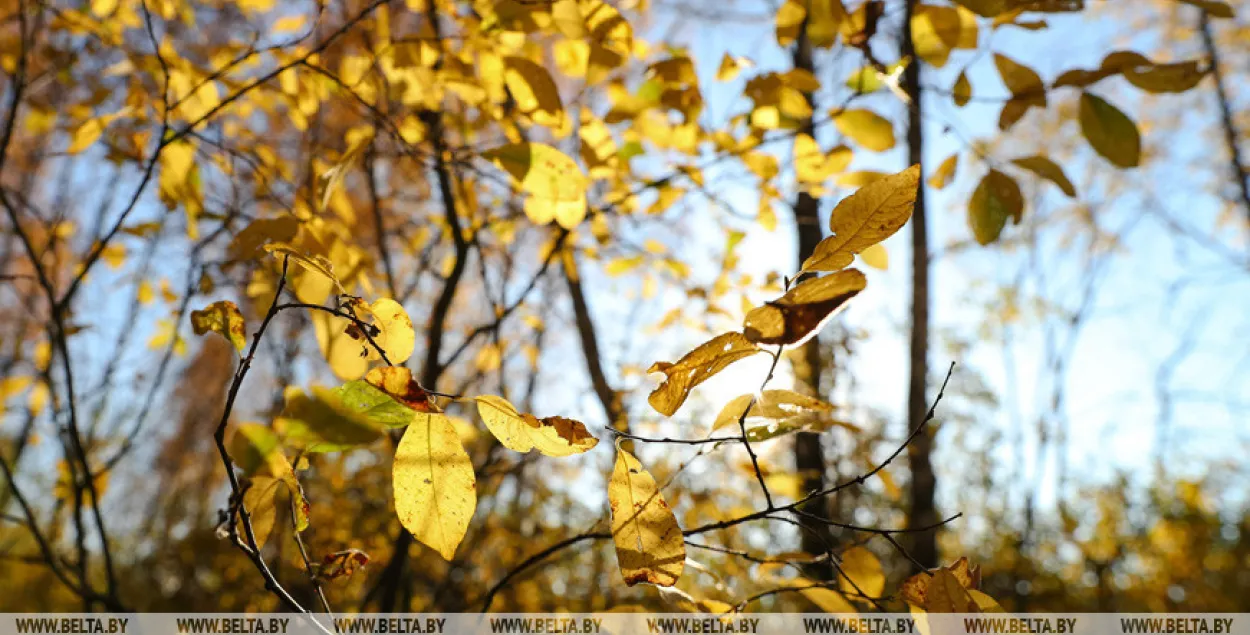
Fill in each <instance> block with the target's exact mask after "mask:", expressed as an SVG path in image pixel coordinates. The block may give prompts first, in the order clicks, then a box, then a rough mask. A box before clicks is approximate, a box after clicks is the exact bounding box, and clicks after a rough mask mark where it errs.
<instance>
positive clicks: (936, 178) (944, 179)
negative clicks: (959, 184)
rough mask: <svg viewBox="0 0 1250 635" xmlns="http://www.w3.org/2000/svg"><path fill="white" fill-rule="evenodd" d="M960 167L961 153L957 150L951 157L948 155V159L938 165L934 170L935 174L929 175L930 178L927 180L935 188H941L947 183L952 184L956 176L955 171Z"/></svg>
mask: <svg viewBox="0 0 1250 635" xmlns="http://www.w3.org/2000/svg"><path fill="white" fill-rule="evenodd" d="M958 169H959V153H958V152H956V153H954V154H952V155H950V156H949V157H946V159H944V160H943V161H942V163H940V164H939V165H938V167H937V169H936V170H934V171H933V174H931V175H929V180H927V181H925V182H926V183H928V184H929V187H931V188H933V189H935V190H940V189H942V188H944V187H946V186H947V185H950V182H951V181H952V180H953V179H954V178H955V171H956V170H958Z"/></svg>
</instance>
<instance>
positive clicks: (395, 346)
mask: <svg viewBox="0 0 1250 635" xmlns="http://www.w3.org/2000/svg"><path fill="white" fill-rule="evenodd" d="M369 312H370V313H371V314H372V315H373V325H374V326H376V327H377V328H378V331H379V333H378V335H376V336H374V338H373V340H374V341H375V342H376V343H377V345H378V347H379V348H381V349H382V352H384V353H386V359H387V360H389V361H390V362H391V364H402V363H404V362H405V361H407V360H408V358H409V357H411V356H412V351H413V349H414V348H415V347H416V344H417V333H416V331H415V330H414V329H413V327H412V320H411V319H410V318H409V317H408V312H407V311H405V310H404V307H403V305H401V304H400V303H398V302H396V301H394V300H392V299H390V298H379V299H377V300H375V301H374V302H373V304H372V305H370V306H369ZM369 350H370V352H374V353H376V349H374V348H373V347H371V346H370V347H369ZM379 357H380V356H379Z"/></svg>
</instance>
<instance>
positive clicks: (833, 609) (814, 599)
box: [790, 578, 857, 613]
mask: <svg viewBox="0 0 1250 635" xmlns="http://www.w3.org/2000/svg"><path fill="white" fill-rule="evenodd" d="M790 586H793V587H796V588H799V589H802V590H801V591H799V593H800V594H802V596H803V597H805V598H807V600H808V601H809V602H811V603H812V604H815V605H816V606H818V607H820V610H821V611H824V612H825V613H856V612H857V611H856V610H855V605H853V604H851V603H850V601H848V600H847V599H846V596H844V595H842V594H841V593H839V592H837V591H834V590H833V589H830V588H827V587H823V586H819V585H817V584H816V583H815V582H812V581H811V580H808V579H807V578H797V579H796V580H794V581H793V582H791V583H790Z"/></svg>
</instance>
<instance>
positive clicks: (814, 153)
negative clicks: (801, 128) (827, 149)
mask: <svg viewBox="0 0 1250 635" xmlns="http://www.w3.org/2000/svg"><path fill="white" fill-rule="evenodd" d="M794 173H795V178H797V179H798V181H799V183H805V184H819V183H821V182H823V181H824V180H825V179H827V178H829V175H830V174H831V173H832V170H829V166H828V162H826V161H825V153H824V151H822V150H821V149H820V144H818V143H816V140H815V139H813V138H812V136H811V135H809V134H807V133H799V134H798V135H797V136H795V138H794Z"/></svg>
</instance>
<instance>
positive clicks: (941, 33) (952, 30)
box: [911, 4, 962, 68]
mask: <svg viewBox="0 0 1250 635" xmlns="http://www.w3.org/2000/svg"><path fill="white" fill-rule="evenodd" d="M961 26H962V24H961V21H960V19H959V11H957V10H956V9H955V8H954V7H938V6H933V5H923V4H922V5H918V6H917V7H916V10H915V12H914V13H913V14H912V19H911V32H912V41H913V42H915V46H916V55H918V56H919V57H920V59H922V60H924V61H926V62H928V63H929V64H931V65H933V66H934V67H935V68H942V67H943V66H946V61H947V60H948V59H949V58H950V54H951V50H953V49H954V48H955V47H956V46H958V45H959V36H960V29H961Z"/></svg>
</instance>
